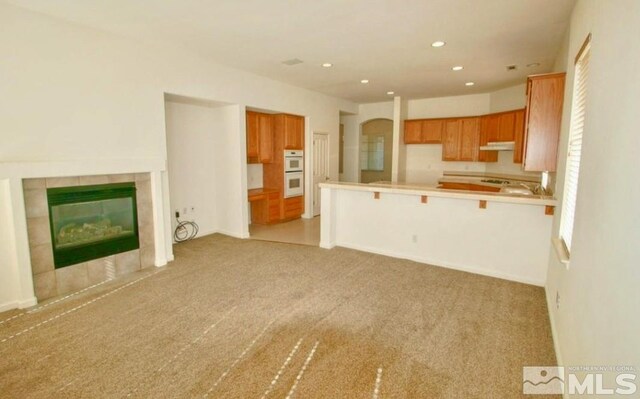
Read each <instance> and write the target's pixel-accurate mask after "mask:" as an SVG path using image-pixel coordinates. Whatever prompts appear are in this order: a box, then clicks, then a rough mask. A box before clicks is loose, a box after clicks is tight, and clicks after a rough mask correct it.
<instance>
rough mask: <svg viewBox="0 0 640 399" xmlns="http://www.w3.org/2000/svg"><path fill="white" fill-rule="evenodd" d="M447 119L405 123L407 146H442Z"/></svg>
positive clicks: (414, 120) (416, 120)
mask: <svg viewBox="0 0 640 399" xmlns="http://www.w3.org/2000/svg"><path fill="white" fill-rule="evenodd" d="M445 121H446V119H413V120H406V121H404V143H405V144H440V143H442V134H443V130H444V126H445Z"/></svg>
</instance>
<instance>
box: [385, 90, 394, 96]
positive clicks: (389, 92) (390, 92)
mask: <svg viewBox="0 0 640 399" xmlns="http://www.w3.org/2000/svg"><path fill="white" fill-rule="evenodd" d="M387 94H388V95H390V96H392V95H394V94H396V93H394V92H392V91H388V92H387Z"/></svg>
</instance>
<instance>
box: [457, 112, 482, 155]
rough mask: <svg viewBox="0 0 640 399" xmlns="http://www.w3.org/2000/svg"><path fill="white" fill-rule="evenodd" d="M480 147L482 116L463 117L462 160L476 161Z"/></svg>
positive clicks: (461, 133)
mask: <svg viewBox="0 0 640 399" xmlns="http://www.w3.org/2000/svg"><path fill="white" fill-rule="evenodd" d="M479 147H480V118H465V119H462V129H461V132H460V158H459V160H460V161H476V160H477V159H478V151H479Z"/></svg>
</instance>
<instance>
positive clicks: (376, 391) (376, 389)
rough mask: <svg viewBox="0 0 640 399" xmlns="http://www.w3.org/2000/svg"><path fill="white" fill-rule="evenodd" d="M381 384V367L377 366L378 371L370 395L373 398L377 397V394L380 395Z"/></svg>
mask: <svg viewBox="0 0 640 399" xmlns="http://www.w3.org/2000/svg"><path fill="white" fill-rule="evenodd" d="M381 384H382V367H378V372H377V373H376V384H375V386H374V387H373V395H372V396H371V397H372V398H373V399H378V395H380V385H381Z"/></svg>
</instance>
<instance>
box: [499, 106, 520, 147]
mask: <svg viewBox="0 0 640 399" xmlns="http://www.w3.org/2000/svg"><path fill="white" fill-rule="evenodd" d="M498 120H499V125H498V140H496V141H513V140H514V137H515V130H514V128H515V121H516V114H515V113H514V112H503V113H501V114H500V116H499V118H498Z"/></svg>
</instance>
